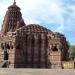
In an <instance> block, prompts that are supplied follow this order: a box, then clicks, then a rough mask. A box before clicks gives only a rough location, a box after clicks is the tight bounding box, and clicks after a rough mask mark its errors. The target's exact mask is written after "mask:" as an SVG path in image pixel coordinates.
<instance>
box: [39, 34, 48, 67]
mask: <svg viewBox="0 0 75 75" xmlns="http://www.w3.org/2000/svg"><path fill="white" fill-rule="evenodd" d="M46 44H47V40H46V35H45V34H42V35H41V58H40V59H41V67H42V68H46V67H47V45H46Z"/></svg>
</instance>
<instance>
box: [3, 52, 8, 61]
mask: <svg viewBox="0 0 75 75" xmlns="http://www.w3.org/2000/svg"><path fill="white" fill-rule="evenodd" d="M4 60H8V52H7V51H4Z"/></svg>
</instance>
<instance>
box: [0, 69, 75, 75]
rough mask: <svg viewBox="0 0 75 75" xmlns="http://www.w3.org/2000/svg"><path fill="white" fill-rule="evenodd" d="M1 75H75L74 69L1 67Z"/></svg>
mask: <svg viewBox="0 0 75 75" xmlns="http://www.w3.org/2000/svg"><path fill="white" fill-rule="evenodd" d="M0 75H75V70H74V69H0Z"/></svg>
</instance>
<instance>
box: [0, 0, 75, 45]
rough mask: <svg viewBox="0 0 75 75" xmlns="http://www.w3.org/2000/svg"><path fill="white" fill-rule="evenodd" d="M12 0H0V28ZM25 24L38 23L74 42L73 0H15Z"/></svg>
mask: <svg viewBox="0 0 75 75" xmlns="http://www.w3.org/2000/svg"><path fill="white" fill-rule="evenodd" d="M13 1H14V0H0V29H1V26H2V23H3V19H4V16H5V13H6V11H7V9H8V6H10V5H12V4H13ZM16 4H17V5H18V6H19V7H20V8H21V12H22V17H23V19H24V21H25V23H26V24H31V23H33V24H34V23H35V24H39V25H41V26H44V27H46V28H48V29H50V30H52V31H54V32H60V33H62V34H64V36H65V37H66V39H67V41H69V42H70V44H72V45H74V44H75V0H16Z"/></svg>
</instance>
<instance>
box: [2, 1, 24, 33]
mask: <svg viewBox="0 0 75 75" xmlns="http://www.w3.org/2000/svg"><path fill="white" fill-rule="evenodd" d="M24 25H25V23H24V21H23V18H22V14H21V12H20V8H19V7H18V6H17V5H16V1H15V0H14V2H13V4H12V5H11V6H9V7H8V10H7V12H6V14H5V17H4V21H3V25H2V30H1V32H2V34H6V33H7V32H9V31H12V32H13V31H15V30H16V28H19V27H22V26H24Z"/></svg>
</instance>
